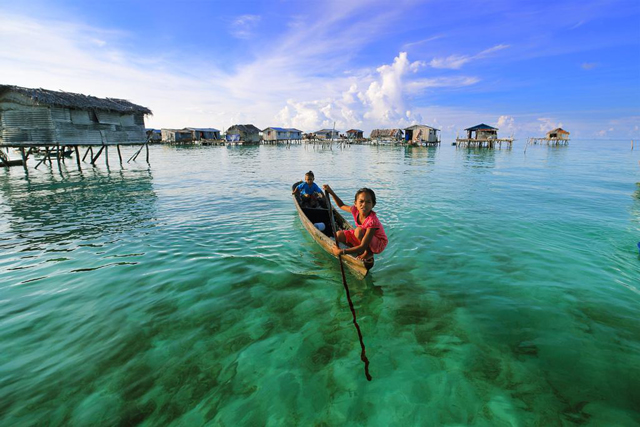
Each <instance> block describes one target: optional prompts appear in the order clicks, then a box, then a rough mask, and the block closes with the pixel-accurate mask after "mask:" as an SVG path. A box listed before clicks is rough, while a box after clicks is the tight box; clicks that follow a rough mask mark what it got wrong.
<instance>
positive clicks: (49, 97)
mask: <svg viewBox="0 0 640 427" xmlns="http://www.w3.org/2000/svg"><path fill="white" fill-rule="evenodd" d="M7 92H17V93H19V94H21V95H23V96H26V97H27V98H30V99H31V100H32V101H33V102H35V103H36V104H41V105H51V106H56V107H66V108H73V109H78V110H84V109H95V110H104V111H115V112H118V113H142V114H153V113H152V112H151V110H150V109H148V108H147V107H143V106H141V105H137V104H134V103H132V102H129V101H127V100H126V99H117V98H96V97H95V96H90V95H82V94H79V93H71V92H62V91H53V90H47V89H30V88H26V87H20V86H12V85H0V96H2V95H4V94H5V93H7Z"/></svg>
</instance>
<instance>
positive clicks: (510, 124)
mask: <svg viewBox="0 0 640 427" xmlns="http://www.w3.org/2000/svg"><path fill="white" fill-rule="evenodd" d="M496 127H497V128H498V129H499V130H500V131H501V132H502V133H503V134H505V133H507V134H510V135H512V134H514V133H515V132H516V130H517V127H516V124H515V119H514V118H513V117H511V116H500V117H499V118H498V122H497V123H496Z"/></svg>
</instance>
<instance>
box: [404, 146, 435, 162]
mask: <svg viewBox="0 0 640 427" xmlns="http://www.w3.org/2000/svg"><path fill="white" fill-rule="evenodd" d="M437 154H438V146H431V147H404V158H405V164H407V165H411V166H420V165H425V164H435V161H436V157H437Z"/></svg>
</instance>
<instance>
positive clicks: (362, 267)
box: [291, 181, 374, 279]
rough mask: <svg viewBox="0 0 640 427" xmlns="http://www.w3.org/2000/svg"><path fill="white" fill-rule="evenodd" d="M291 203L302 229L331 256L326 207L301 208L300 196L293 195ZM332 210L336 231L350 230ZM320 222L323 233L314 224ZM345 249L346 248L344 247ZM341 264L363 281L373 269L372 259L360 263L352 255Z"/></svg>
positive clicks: (347, 256)
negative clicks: (322, 224)
mask: <svg viewBox="0 0 640 427" xmlns="http://www.w3.org/2000/svg"><path fill="white" fill-rule="evenodd" d="M301 182H302V181H300V182H297V183H295V184H293V187H292V188H291V189H292V191H293V190H295V188H296V187H297V186H298V185H299V184H300V183H301ZM293 203H294V204H295V206H296V210H297V211H298V215H299V216H300V222H302V225H303V226H304V228H306V229H307V231H308V232H309V234H310V235H311V237H313V240H315V241H316V242H317V243H318V244H319V245H320V246H321V247H322V248H323V249H324V250H325V251H327V252H328V253H330V254H331V255H333V253H332V251H331V248H333V247H334V246H335V245H336V241H335V238H334V237H333V232H332V230H331V223H330V220H329V210H328V209H327V208H326V207H318V208H309V207H302V206H301V204H300V195H299V194H294V195H293ZM332 209H333V219H334V221H335V222H336V231H338V230H352V229H353V227H352V226H351V224H349V223H348V222H347V221H346V220H345V219H344V218H343V217H342V215H340V213H339V212H338V209H336V208H334V207H333V206H332ZM319 222H322V223H324V225H325V228H324V231H320V230H318V229H317V228H316V226H315V225H313V224H315V223H319ZM345 247H347V246H345ZM342 262H343V263H344V265H345V266H347V267H348V268H349V270H351V272H352V273H353V274H354V275H355V276H356V277H358V278H360V279H363V278H364V277H365V276H366V275H367V273H368V272H369V270H370V269H371V268H372V267H373V263H374V261H373V259H371V260H370V261H366V262H365V261H362V260H361V259H358V258H356V257H355V256H353V255H348V254H347V255H343V256H342Z"/></svg>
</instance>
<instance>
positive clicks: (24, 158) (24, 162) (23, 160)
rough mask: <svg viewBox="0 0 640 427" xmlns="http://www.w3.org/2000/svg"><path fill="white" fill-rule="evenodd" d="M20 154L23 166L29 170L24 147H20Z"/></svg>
mask: <svg viewBox="0 0 640 427" xmlns="http://www.w3.org/2000/svg"><path fill="white" fill-rule="evenodd" d="M20 154H22V167H23V168H24V170H25V172H27V155H26V154H25V152H24V147H20Z"/></svg>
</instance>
